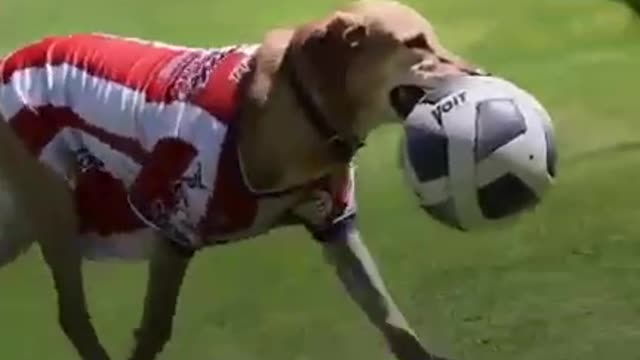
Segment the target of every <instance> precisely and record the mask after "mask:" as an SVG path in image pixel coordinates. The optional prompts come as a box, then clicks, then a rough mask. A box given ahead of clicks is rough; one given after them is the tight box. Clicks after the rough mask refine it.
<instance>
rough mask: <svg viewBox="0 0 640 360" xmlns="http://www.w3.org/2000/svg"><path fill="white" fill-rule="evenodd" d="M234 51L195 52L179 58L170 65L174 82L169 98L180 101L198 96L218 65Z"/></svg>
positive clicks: (225, 49) (229, 49)
mask: <svg viewBox="0 0 640 360" xmlns="http://www.w3.org/2000/svg"><path fill="white" fill-rule="evenodd" d="M234 49H235V48H233V47H228V48H221V49H212V50H209V51H194V52H187V53H185V54H182V55H180V56H178V58H177V59H176V61H175V62H173V64H170V67H171V69H169V72H170V75H169V78H170V79H173V81H172V85H171V87H170V88H169V96H170V97H171V98H172V99H177V100H180V101H184V100H187V99H190V98H193V97H194V96H196V95H197V93H198V92H199V91H200V90H202V89H203V88H204V87H205V86H206V84H207V82H208V81H209V78H210V76H211V73H212V72H213V71H214V70H215V68H216V65H217V64H218V63H219V62H220V61H221V60H222V59H224V58H225V57H226V56H227V55H228V54H229V53H231V52H232V51H233V50H234Z"/></svg>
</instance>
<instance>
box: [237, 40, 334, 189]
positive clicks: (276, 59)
mask: <svg viewBox="0 0 640 360" xmlns="http://www.w3.org/2000/svg"><path fill="white" fill-rule="evenodd" d="M292 34H293V32H292V31H288V30H282V31H276V32H273V33H270V34H269V35H268V36H267V38H266V40H265V42H264V43H263V45H262V46H261V48H260V49H259V50H258V53H257V54H256V58H255V64H254V66H255V69H254V71H253V74H252V75H251V76H252V78H251V79H250V81H249V84H248V86H247V89H246V94H245V95H246V96H245V101H244V103H243V109H242V113H241V116H240V119H239V121H240V136H239V151H240V159H241V161H242V165H243V168H244V171H245V175H246V176H247V179H248V181H249V183H250V185H251V186H252V187H253V188H254V189H255V190H256V191H274V190H282V189H285V188H288V187H292V186H296V185H300V184H304V183H306V182H309V181H311V180H314V179H317V178H319V177H322V176H324V175H326V174H327V173H329V172H330V171H332V170H333V169H335V168H336V167H338V166H340V165H344V162H340V161H336V159H335V157H334V156H333V154H332V153H331V149H330V147H329V144H328V142H327V139H326V138H325V137H324V136H322V134H319V133H318V131H317V129H316V128H314V126H313V125H312V124H311V123H310V121H309V119H308V118H307V117H308V116H309V114H308V111H305V108H304V106H303V104H301V103H300V101H299V98H298V96H297V94H296V93H295V89H293V87H292V86H291V82H290V81H289V80H290V79H288V78H287V76H288V75H289V74H290V72H288V71H281V70H283V69H282V67H284V66H288V65H290V64H285V62H284V56H285V53H286V51H287V46H288V44H289V41H290V39H291V36H292Z"/></svg>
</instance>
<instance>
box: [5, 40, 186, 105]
mask: <svg viewBox="0 0 640 360" xmlns="http://www.w3.org/2000/svg"><path fill="white" fill-rule="evenodd" d="M185 51H186V50H175V49H171V48H167V47H156V46H153V45H152V44H150V43H144V42H139V41H134V40H126V39H121V38H112V37H107V36H101V35H93V34H80V35H72V36H66V37H52V38H46V39H44V40H42V41H40V42H38V43H36V44H32V45H29V46H27V47H25V48H23V49H20V50H18V51H16V52H15V53H13V54H12V55H10V56H9V57H8V58H6V59H5V60H4V62H3V64H2V73H1V74H2V82H3V83H5V84H6V83H7V82H9V81H10V79H11V76H12V75H13V74H14V73H15V72H17V71H20V70H24V69H27V68H41V67H44V66H58V65H63V64H67V65H70V66H73V67H75V68H78V69H80V70H83V71H85V72H87V73H88V74H90V75H92V76H95V77H98V78H101V79H104V80H107V81H112V82H115V83H118V84H121V85H123V86H126V87H128V88H131V89H134V90H136V91H141V92H143V93H144V94H145V96H146V97H147V101H150V102H166V101H168V100H169V99H167V89H168V88H169V86H170V85H171V79H169V78H165V77H162V76H158V75H159V73H160V72H161V70H162V69H163V68H164V67H165V66H167V65H168V64H169V63H170V62H171V60H172V59H174V58H175V57H176V56H178V55H180V54H181V53H184V52H185Z"/></svg>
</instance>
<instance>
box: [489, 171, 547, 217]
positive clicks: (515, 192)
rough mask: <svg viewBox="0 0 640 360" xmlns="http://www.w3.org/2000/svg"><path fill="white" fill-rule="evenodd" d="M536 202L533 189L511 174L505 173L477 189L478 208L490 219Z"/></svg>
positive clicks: (516, 211) (506, 214)
mask: <svg viewBox="0 0 640 360" xmlns="http://www.w3.org/2000/svg"><path fill="white" fill-rule="evenodd" d="M538 202H539V199H538V197H537V196H536V194H535V193H534V192H533V190H532V189H531V188H529V186H527V184H525V183H524V182H522V180H520V178H518V177H517V176H515V175H512V174H506V175H504V176H502V177H500V178H498V179H497V180H494V181H493V182H491V183H489V184H487V185H485V186H484V187H482V188H480V189H479V190H478V205H479V206H480V210H481V211H482V214H483V215H484V217H486V218H487V219H491V220H498V219H502V218H505V217H507V216H510V215H514V214H516V213H518V212H520V211H522V210H524V209H527V208H530V207H533V206H534V205H536V204H537V203H538Z"/></svg>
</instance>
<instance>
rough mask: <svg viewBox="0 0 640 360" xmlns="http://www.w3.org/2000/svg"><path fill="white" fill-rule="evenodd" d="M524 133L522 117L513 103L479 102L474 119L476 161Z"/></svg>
mask: <svg viewBox="0 0 640 360" xmlns="http://www.w3.org/2000/svg"><path fill="white" fill-rule="evenodd" d="M526 131H527V124H526V122H525V119H524V116H523V115H522V113H521V112H520V110H519V109H518V107H517V106H516V104H515V103H514V102H513V101H511V100H507V99H495V100H486V101H482V102H480V103H479V104H478V114H477V118H476V154H475V158H476V161H481V160H483V159H486V158H487V157H489V156H490V155H491V154H493V152H494V151H496V150H497V149H499V148H500V147H502V146H504V145H506V144H508V143H509V142H511V141H512V140H513V139H515V138H516V137H518V136H520V135H522V134H524V133H525V132H526Z"/></svg>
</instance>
